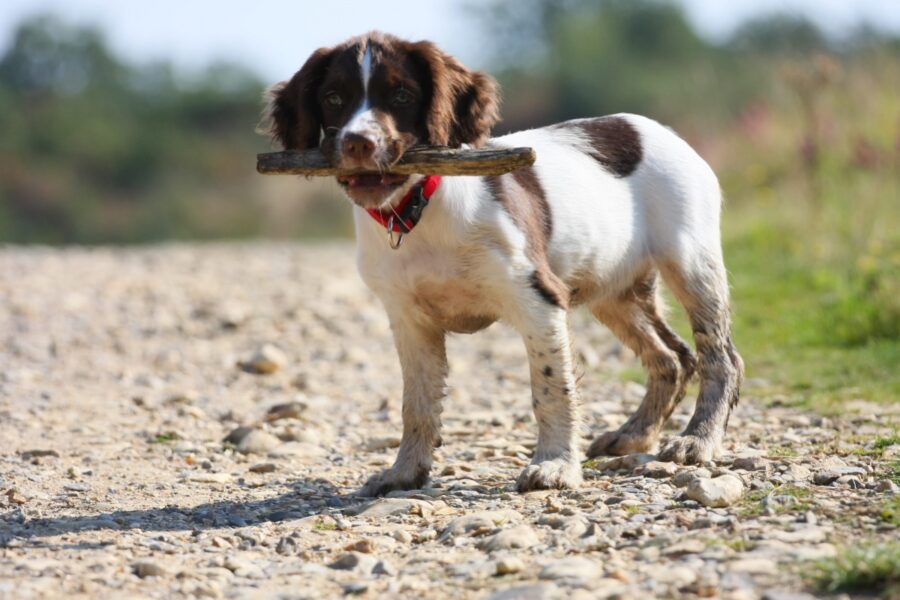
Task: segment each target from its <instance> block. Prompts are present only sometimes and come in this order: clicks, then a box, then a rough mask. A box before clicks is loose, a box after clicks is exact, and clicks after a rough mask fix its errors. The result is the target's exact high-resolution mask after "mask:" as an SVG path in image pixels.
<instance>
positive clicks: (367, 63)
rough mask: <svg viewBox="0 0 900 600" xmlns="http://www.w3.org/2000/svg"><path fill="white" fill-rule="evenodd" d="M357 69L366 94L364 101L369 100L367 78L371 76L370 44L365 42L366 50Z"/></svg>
mask: <svg viewBox="0 0 900 600" xmlns="http://www.w3.org/2000/svg"><path fill="white" fill-rule="evenodd" d="M359 70H360V72H361V73H362V83H363V94H364V95H365V96H366V102H368V100H369V79H370V78H371V77H372V46H370V45H369V44H366V51H365V53H364V54H363V57H362V61H360V63H359Z"/></svg>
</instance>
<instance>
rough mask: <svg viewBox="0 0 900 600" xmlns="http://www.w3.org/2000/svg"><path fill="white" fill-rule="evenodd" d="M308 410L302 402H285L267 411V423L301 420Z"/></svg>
mask: <svg viewBox="0 0 900 600" xmlns="http://www.w3.org/2000/svg"><path fill="white" fill-rule="evenodd" d="M305 410H306V405H305V404H303V403H302V402H285V403H282V404H276V405H275V406H273V407H271V408H270V409H269V410H267V411H266V421H269V422H273V421H280V420H281V419H299V418H300V416H301V415H302V414H303V412H304V411H305Z"/></svg>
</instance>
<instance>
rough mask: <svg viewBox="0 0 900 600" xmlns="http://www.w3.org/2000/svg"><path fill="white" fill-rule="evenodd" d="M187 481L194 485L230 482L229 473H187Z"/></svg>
mask: <svg viewBox="0 0 900 600" xmlns="http://www.w3.org/2000/svg"><path fill="white" fill-rule="evenodd" d="M186 479H187V480H188V481H193V482H196V483H228V482H230V481H231V475H230V474H229V473H203V472H195V473H189V474H188V475H187V477H186Z"/></svg>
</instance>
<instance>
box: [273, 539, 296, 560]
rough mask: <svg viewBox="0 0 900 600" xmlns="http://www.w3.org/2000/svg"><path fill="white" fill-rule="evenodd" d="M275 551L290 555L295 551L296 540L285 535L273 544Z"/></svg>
mask: <svg viewBox="0 0 900 600" xmlns="http://www.w3.org/2000/svg"><path fill="white" fill-rule="evenodd" d="M275 552H277V553H278V554H281V555H284V556H290V555H292V554H296V553H297V540H296V539H294V538H292V537H290V536H286V537H283V538H281V539H280V540H278V544H277V545H276V546H275Z"/></svg>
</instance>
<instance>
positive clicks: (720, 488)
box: [687, 475, 744, 508]
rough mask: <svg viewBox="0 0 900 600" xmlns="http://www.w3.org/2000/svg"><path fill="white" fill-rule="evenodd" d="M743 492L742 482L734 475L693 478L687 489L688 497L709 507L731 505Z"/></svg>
mask: <svg viewBox="0 0 900 600" xmlns="http://www.w3.org/2000/svg"><path fill="white" fill-rule="evenodd" d="M743 493H744V483H743V482H742V481H741V480H740V479H738V478H737V477H735V476H734V475H720V476H718V477H716V478H715V479H706V478H697V479H693V480H691V482H690V483H689V484H688V489H687V495H688V498H690V499H691V500H696V501H697V502H699V503H700V504H702V505H703V506H706V507H711V508H723V507H726V506H731V505H732V504H734V503H735V502H737V501H738V500H740V499H741V496H742V495H743Z"/></svg>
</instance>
